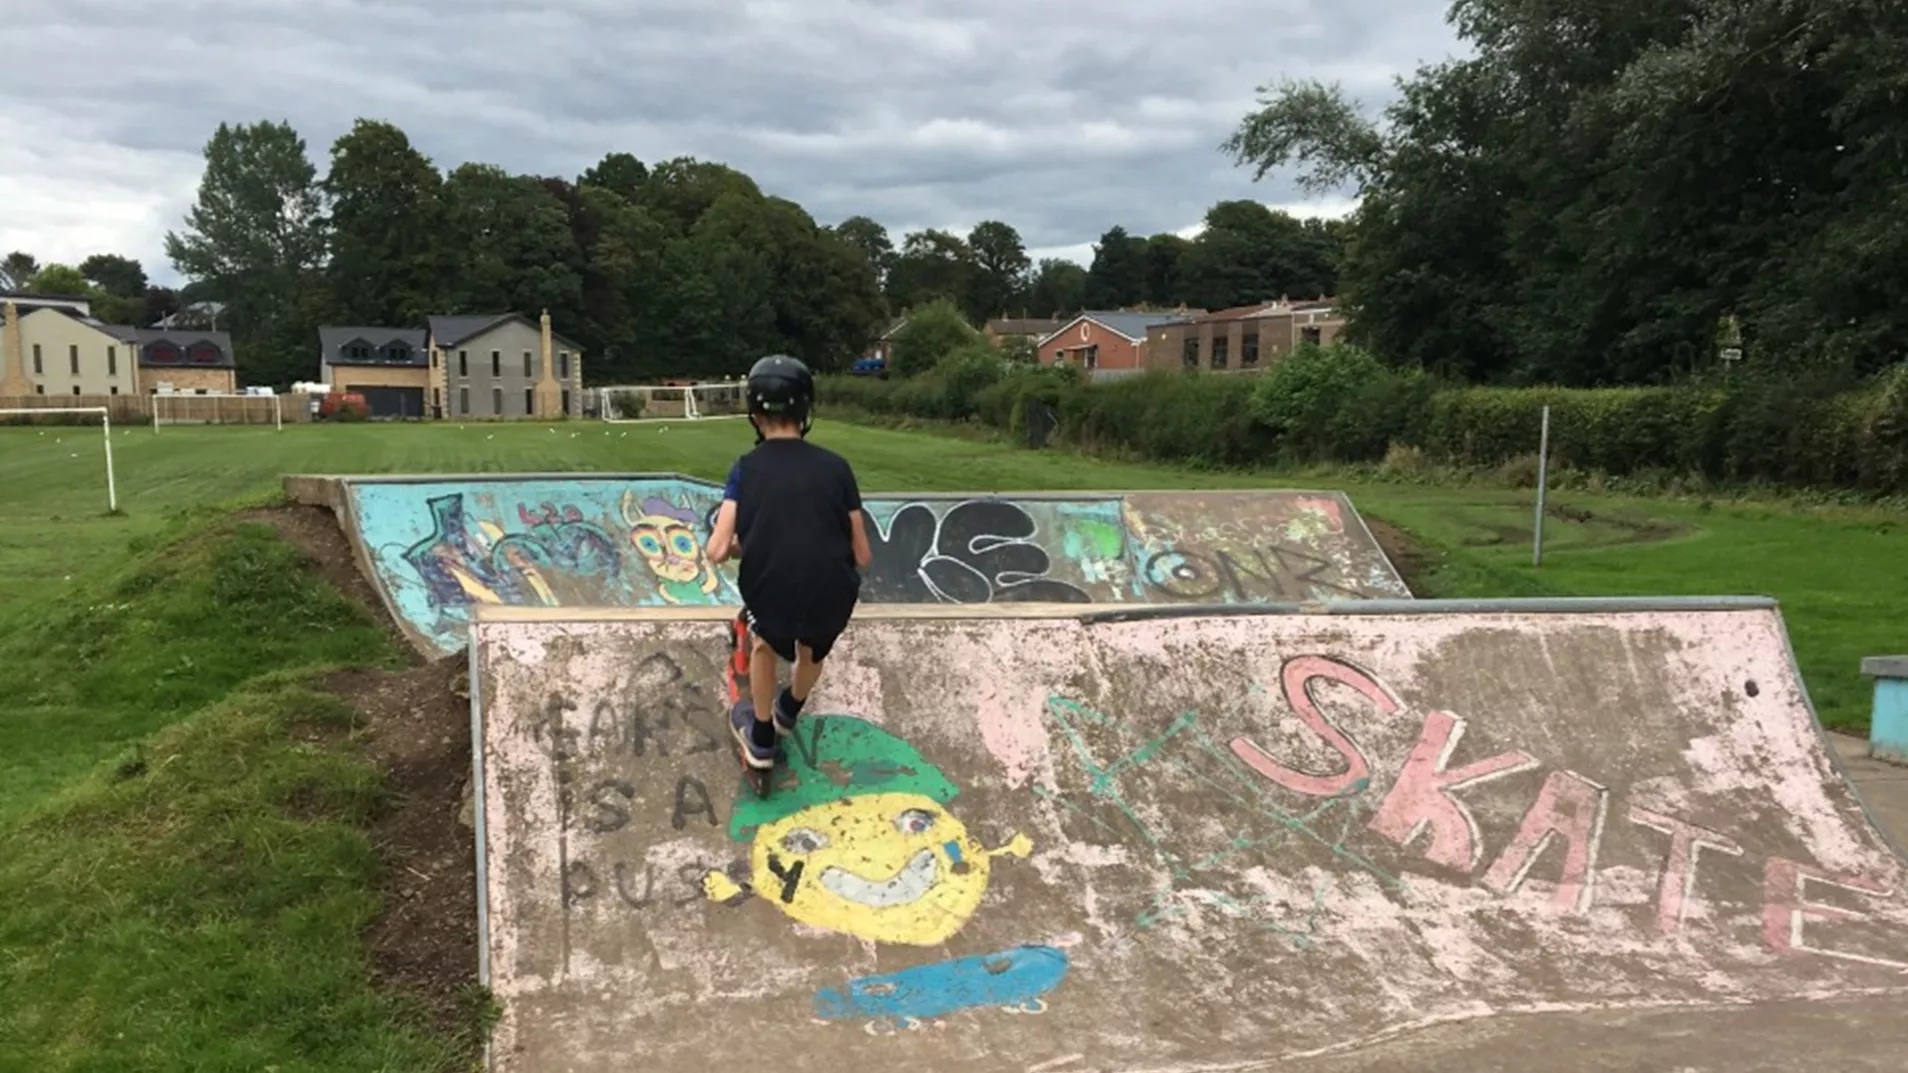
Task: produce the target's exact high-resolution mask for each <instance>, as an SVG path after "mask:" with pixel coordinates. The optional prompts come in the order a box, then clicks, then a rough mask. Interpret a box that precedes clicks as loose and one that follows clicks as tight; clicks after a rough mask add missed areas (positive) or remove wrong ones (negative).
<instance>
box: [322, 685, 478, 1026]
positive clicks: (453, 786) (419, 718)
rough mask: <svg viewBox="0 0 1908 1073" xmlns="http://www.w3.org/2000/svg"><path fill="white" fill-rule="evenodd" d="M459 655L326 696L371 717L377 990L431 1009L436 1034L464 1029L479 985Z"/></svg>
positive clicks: (372, 940) (465, 704)
mask: <svg viewBox="0 0 1908 1073" xmlns="http://www.w3.org/2000/svg"><path fill="white" fill-rule="evenodd" d="M466 666H467V664H466V662H465V658H464V656H463V655H462V654H461V653H460V654H458V655H455V656H449V657H446V658H444V659H440V660H437V661H435V662H432V663H429V664H425V665H424V666H420V667H415V668H413V669H411V670H408V671H405V672H402V673H399V674H391V673H388V672H384V671H375V670H353V671H341V672H339V673H337V674H333V675H331V676H329V677H328V678H327V679H326V680H325V682H324V687H325V689H326V690H327V691H329V692H331V693H333V694H335V695H336V696H338V697H339V699H341V700H343V701H344V702H345V703H347V704H349V705H351V706H352V707H353V708H355V709H357V710H358V711H359V712H360V713H362V714H363V716H364V718H365V720H366V727H365V731H364V739H365V744H366V748H367V750H368V752H369V755H370V756H371V758H372V759H373V760H375V761H376V762H377V764H378V766H379V767H380V768H381V769H382V770H383V771H384V772H385V777H386V786H387V788H388V789H389V792H390V793H391V795H392V800H391V803H390V807H389V808H388V809H386V810H385V812H384V813H383V814H382V815H381V816H380V817H379V818H378V819H377V820H376V821H375V822H374V823H373V824H372V826H371V829H370V832H369V834H370V836H371V839H372V842H373V843H374V844H375V846H376V847H377V852H378V856H379V858H380V859H381V860H382V861H383V862H384V873H383V878H382V880H381V882H380V883H379V889H378V894H379V896H380V897H381V898H382V900H383V903H384V911H383V913H382V914H380V916H379V917H378V919H377V921H376V922H375V923H373V924H372V926H371V928H370V930H369V932H368V933H367V934H366V936H365V941H366V943H367V945H368V947H369V949H370V955H371V967H372V973H373V977H374V979H376V981H377V982H378V983H379V984H380V985H383V986H387V987H391V988H394V989H398V990H401V991H404V992H406V993H408V994H410V995H412V996H414V997H416V998H417V999H418V1000H419V1001H421V1002H423V1003H424V1005H425V1007H426V1009H427V1011H428V1013H429V1016H430V1018H431V1021H432V1024H433V1027H435V1028H437V1029H438V1030H440V1031H442V1032H445V1033H457V1032H459V1031H460V1030H463V1029H464V1028H465V1027H466V1025H467V1021H468V1017H469V1005H468V998H467V996H468V995H469V993H470V989H471V988H472V987H473V986H474V985H475V984H476V982H477V981H476V969H477V886H476V882H477V878H476V877H477V869H476V863H475V861H474V859H473V856H472V855H473V853H474V846H473V843H472V839H473V837H474V833H473V831H472V829H471V828H470V827H468V826H466V825H465V823H464V821H463V818H462V812H463V808H462V805H463V800H464V791H465V788H466V786H467V785H468V783H469V780H470V756H471V753H470V703H469V700H468V696H467V690H466V689H465V682H466V678H465V674H466Z"/></svg>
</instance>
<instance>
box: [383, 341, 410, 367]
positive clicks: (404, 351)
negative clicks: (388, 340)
mask: <svg viewBox="0 0 1908 1073" xmlns="http://www.w3.org/2000/svg"><path fill="white" fill-rule="evenodd" d="M384 360H385V361H388V362H390V363H391V364H393V365H405V364H409V362H410V360H411V348H410V347H407V346H405V345H404V344H403V343H392V344H391V345H390V346H388V347H386V348H385V349H384Z"/></svg>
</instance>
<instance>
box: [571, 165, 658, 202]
mask: <svg viewBox="0 0 1908 1073" xmlns="http://www.w3.org/2000/svg"><path fill="white" fill-rule="evenodd" d="M647 182H649V168H648V167H646V166H645V165H644V164H643V162H642V161H640V160H638V159H636V157H635V156H633V155H631V154H629V153H606V154H604V156H603V159H602V160H599V161H597V163H596V166H595V167H592V168H591V169H589V170H588V171H586V172H584V173H583V175H582V176H581V177H580V178H579V179H577V185H578V186H595V187H600V188H602V189H604V190H608V191H609V192H610V193H612V194H615V195H616V196H617V197H620V198H622V199H623V200H624V201H629V202H632V203H633V202H634V201H635V200H636V199H637V198H638V197H640V196H641V194H642V189H643V185H644V184H645V183H647Z"/></svg>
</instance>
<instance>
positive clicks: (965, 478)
mask: <svg viewBox="0 0 1908 1073" xmlns="http://www.w3.org/2000/svg"><path fill="white" fill-rule="evenodd" d="M816 437H817V440H818V441H819V442H823V443H827V444H829V445H831V446H833V447H835V448H836V449H838V450H840V451H842V452H843V453H844V454H846V455H847V456H848V457H849V458H850V459H851V460H852V461H853V462H854V464H855V466H856V468H857V470H858V471H859V473H860V476H861V481H862V486H863V488H865V489H868V490H871V491H900V490H976V491H991V490H1011V489H1034V488H1052V489H1063V488H1139V487H1150V488H1169V487H1254V486H1257V487H1266V486H1287V487H1290V486H1307V485H1311V486H1324V487H1332V488H1341V489H1343V490H1344V491H1346V492H1348V493H1349V494H1350V495H1351V496H1352V499H1353V502H1354V503H1356V504H1357V506H1358V508H1359V510H1360V511H1361V512H1363V513H1365V514H1367V515H1368V516H1371V517H1374V518H1378V519H1381V520H1384V521H1387V522H1390V523H1392V524H1394V525H1397V526H1399V527H1401V528H1402V529H1404V530H1406V531H1407V532H1409V533H1410V534H1412V535H1413V536H1414V537H1416V538H1417V539H1418V540H1420V541H1422V542H1423V543H1424V545H1425V546H1426V547H1427V549H1429V550H1431V551H1432V552H1433V557H1432V560H1431V564H1430V565H1431V569H1430V571H1429V573H1428V574H1427V575H1425V576H1423V577H1421V578H1419V579H1417V591H1418V594H1419V595H1421V596H1519V595H1540V594H1545V593H1551V594H1570V595H1661V594H1705V595H1712V594H1754V595H1769V596H1773V597H1775V598H1777V599H1779V600H1780V601H1782V604H1783V611H1784V615H1785V617H1786V619H1787V621H1788V624H1789V628H1790V631H1791V633H1792V636H1793V639H1794V642H1795V647H1796V650H1797V655H1798V659H1799V661H1800V663H1801V666H1802V668H1803V671H1804V674H1805V676H1806V678H1807V681H1808V683H1809V687H1810V690H1811V693H1812V694H1813V696H1814V698H1815V700H1816V703H1817V705H1818V707H1819V708H1820V709H1821V714H1822V716H1823V719H1824V721H1825V722H1827V723H1829V724H1830V725H1832V726H1836V727H1844V728H1851V729H1860V728H1861V727H1863V726H1864V724H1865V720H1866V718H1867V688H1868V687H1867V683H1866V681H1865V680H1864V679H1863V678H1862V677H1861V675H1860V673H1859V665H1860V660H1861V657H1862V656H1864V655H1873V654H1876V653H1879V652H1884V651H1897V650H1901V649H1904V648H1908V635H1904V634H1903V632H1902V631H1901V629H1900V627H1894V628H1893V629H1891V623H1896V622H1900V621H1902V620H1903V619H1904V616H1903V615H1902V612H1901V609H1902V608H1904V607H1908V570H1903V569H1902V565H1901V564H1902V563H1904V562H1908V527H1904V526H1903V524H1902V519H1901V518H1900V517H1899V515H1896V514H1890V513H1888V512H1885V511H1881V510H1872V509H1855V508H1827V507H1822V508H1810V509H1804V508H1800V507H1788V506H1777V505H1747V506H1745V505H1718V506H1715V507H1713V508H1708V507H1705V506H1703V505H1701V504H1698V503H1694V502H1678V501H1670V500H1653V499H1637V498H1622V497H1614V496H1591V495H1583V494H1568V495H1560V496H1556V497H1553V499H1552V505H1553V507H1555V508H1558V512H1557V513H1553V514H1552V516H1551V517H1550V518H1549V519H1548V520H1547V521H1546V523H1545V536H1546V541H1545V547H1546V553H1545V564H1544V566H1543V567H1542V568H1541V569H1535V568H1533V567H1531V565H1530V548H1529V540H1530V531H1531V528H1532V518H1531V512H1532V497H1531V494H1530V493H1529V492H1519V491H1507V490H1500V489H1491V488H1463V489H1444V488H1432V487H1423V486H1417V485H1406V484H1391V483H1376V482H1370V483H1366V482H1350V481H1347V480H1345V479H1344V478H1342V477H1339V476H1333V475H1329V474H1324V475H1317V476H1294V475H1291V474H1223V475H1222V474H1211V473H1196V472H1191V471H1186V470H1180V469H1174V468H1170V467H1164V466H1146V465H1133V464H1125V463H1116V462H1108V461H1102V460H1096V459H1090V458H1085V457H1082V456H1079V455H1075V454H1070V453H1062V452H1029V451H1021V450H1015V449H1013V448H1010V447H1006V446H1002V445H998V444H993V443H987V442H980V441H974V440H966V439H959V438H951V437H937V436H928V435H922V434H915V433H905V432H896V431H888V430H880V429H871V428H862V427H856V426H847V425H840V424H831V423H826V422H824V423H823V424H822V425H821V426H820V427H819V428H818V429H817V433H816ZM99 441H100V435H99V433H98V431H97V430H96V429H77V428H62V429H38V428H32V429H21V428H11V429H0V489H5V490H6V491H5V492H4V493H0V623H4V621H5V619H6V616H7V614H8V612H9V609H11V608H15V607H19V606H27V605H33V604H37V603H40V602H41V601H43V600H46V599H58V598H59V596H60V594H61V593H62V591H63V590H64V589H65V588H66V587H67V586H69V585H71V584H72V583H73V582H72V580H69V579H76V578H79V577H82V576H84V575H86V574H87V573H88V572H89V571H93V570H98V569H110V568H111V567H112V566H114V565H115V564H117V563H122V562H124V561H126V559H127V557H128V555H129V554H132V553H134V552H136V551H137V550H138V549H140V548H143V547H148V546H150V545H151V543H152V542H153V541H154V540H155V539H157V538H159V537H160V536H162V535H163V534H165V533H167V532H169V531H174V530H176V529H177V528H179V527H181V526H182V525H189V524H191V523H193V522H195V521H198V520H203V519H205V518H207V517H209V516H210V515H211V514H212V513H213V512H215V511H216V509H217V508H219V507H220V506H221V505H227V504H232V503H244V502H257V501H261V500H263V499H264V498H268V497H271V496H273V495H275V494H276V493H277V490H278V487H279V480H280V477H281V476H282V475H283V474H285V473H291V472H331V473H347V472H357V473H402V472H409V473H430V472H453V473H454V472H503V471H516V472H529V471H570V470H613V471H673V472H680V473H685V474H689V475H691V476H698V477H704V478H708V479H711V480H719V479H720V478H721V477H722V476H723V474H724V473H725V472H726V471H727V468H728V464H729V462H730V461H731V460H732V459H733V458H734V456H735V455H736V454H737V453H738V452H740V451H742V450H745V449H746V448H747V447H748V446H749V443H750V435H749V432H748V430H747V428H746V426H745V425H743V424H742V423H740V422H736V421H708V422H695V423H682V424H671V425H632V426H605V425H602V424H598V423H586V422H579V423H576V424H572V425H558V426H546V425H529V424H520V425H475V424H473V425H469V426H464V427H461V428H460V427H457V426H453V425H445V426H419V425H403V426H391V425H370V424H360V425H342V426H331V427H324V426H289V427H287V428H286V430H285V431H284V432H282V433H277V432H271V431H269V430H263V429H255V428H192V427H186V426H173V427H168V428H166V429H164V430H163V431H161V432H159V433H157V434H155V433H153V432H152V431H151V430H149V429H145V428H133V429H125V430H122V431H121V432H120V433H119V434H118V435H117V436H116V437H115V447H116V454H115V461H116V464H117V474H118V480H119V499H120V507H121V509H122V510H123V511H124V512H125V516H124V517H106V516H104V514H103V508H104V505H105V489H104V473H103V464H102V455H101V449H100V442H99Z"/></svg>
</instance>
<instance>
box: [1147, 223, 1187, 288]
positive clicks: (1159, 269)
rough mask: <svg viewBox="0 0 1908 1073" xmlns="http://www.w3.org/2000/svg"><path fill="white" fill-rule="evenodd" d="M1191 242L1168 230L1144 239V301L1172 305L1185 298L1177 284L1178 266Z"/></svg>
mask: <svg viewBox="0 0 1908 1073" xmlns="http://www.w3.org/2000/svg"><path fill="white" fill-rule="evenodd" d="M1190 249H1192V243H1191V242H1190V241H1189V240H1187V239H1184V238H1181V237H1179V236H1178V235H1175V234H1172V233H1171V232H1165V233H1162V234H1158V235H1154V236H1152V237H1151V238H1149V239H1147V240H1146V289H1145V294H1144V301H1146V302H1149V303H1151V304H1153V305H1156V306H1173V305H1178V304H1179V303H1180V302H1182V301H1185V298H1184V295H1185V288H1184V287H1182V286H1181V284H1180V278H1179V266H1180V262H1181V261H1183V260H1184V259H1185V257H1186V251H1188V250H1190Z"/></svg>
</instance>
